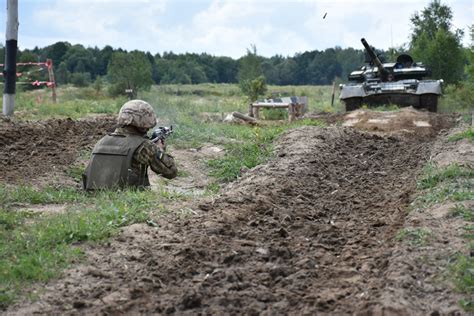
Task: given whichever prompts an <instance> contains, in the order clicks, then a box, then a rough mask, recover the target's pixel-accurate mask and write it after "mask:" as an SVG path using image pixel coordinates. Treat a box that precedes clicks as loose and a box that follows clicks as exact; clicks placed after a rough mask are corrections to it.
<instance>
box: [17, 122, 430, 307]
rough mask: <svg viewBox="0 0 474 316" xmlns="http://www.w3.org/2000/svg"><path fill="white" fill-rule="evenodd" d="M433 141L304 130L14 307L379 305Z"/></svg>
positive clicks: (90, 252)
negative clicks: (219, 189) (189, 210)
mask: <svg viewBox="0 0 474 316" xmlns="http://www.w3.org/2000/svg"><path fill="white" fill-rule="evenodd" d="M428 156H429V143H427V142H422V141H419V140H413V139H409V138H404V137H394V136H388V137H385V136H380V135H374V134H370V133H365V132H359V131H356V130H354V129H351V128H341V127H331V128H327V129H320V128H313V127H305V128H300V129H296V130H293V131H290V132H289V133H287V134H286V135H284V136H283V137H282V138H281V139H280V140H279V142H278V144H277V156H276V158H275V159H274V160H272V161H271V162H269V163H268V164H265V165H262V166H259V167H257V168H255V169H253V170H251V171H249V172H248V173H247V174H246V175H245V176H244V177H243V178H242V179H241V180H239V181H237V182H236V183H233V184H231V185H229V186H228V187H227V188H225V190H223V191H224V192H225V193H224V194H223V195H222V196H221V197H219V198H218V199H216V200H215V201H213V202H211V201H208V202H205V203H201V204H200V209H201V210H200V211H198V210H197V207H195V211H196V213H197V215H195V216H191V217H188V218H185V219H179V220H178V219H175V220H173V219H170V218H164V219H162V220H160V221H159V224H160V227H159V228H157V229H155V228H151V227H147V226H144V225H133V226H131V227H128V228H127V229H125V230H124V232H123V234H122V235H121V236H120V237H119V238H118V239H117V240H114V241H112V242H111V243H110V245H107V246H105V247H98V248H94V249H90V250H88V251H87V253H88V257H89V259H88V261H87V262H86V263H85V264H83V265H81V266H79V267H76V268H74V269H71V270H69V271H68V272H67V275H66V276H65V277H64V278H63V279H61V280H59V281H54V282H51V283H50V284H49V285H48V286H47V287H46V289H45V291H44V293H43V294H42V295H41V296H40V300H39V301H38V302H36V303H34V304H31V305H30V304H26V305H23V306H17V307H15V308H13V309H12V310H11V311H12V313H15V314H29V313H32V312H39V313H43V314H48V313H66V314H68V313H83V314H90V313H113V314H115V313H164V314H167V313H178V314H197V313H204V314H207V313H210V314H305V313H306V314H314V313H318V312H319V313H328V314H333V313H352V312H370V311H375V310H381V309H382V308H383V306H384V305H383V303H382V302H381V300H382V298H383V293H384V287H385V282H386V278H385V273H386V270H387V267H388V266H389V263H390V259H391V256H392V252H393V249H394V247H395V242H394V236H395V234H396V232H397V231H398V230H399V228H401V227H402V226H403V224H404V220H405V216H406V208H407V205H408V203H409V201H410V194H411V193H412V192H413V189H414V185H415V175H416V174H417V173H418V172H419V170H420V168H421V166H422V165H423V164H424V162H425V161H426V160H427V158H428Z"/></svg>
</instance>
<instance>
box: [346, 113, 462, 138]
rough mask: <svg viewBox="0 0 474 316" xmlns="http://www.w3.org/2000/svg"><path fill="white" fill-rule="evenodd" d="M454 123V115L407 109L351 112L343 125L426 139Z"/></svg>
mask: <svg viewBox="0 0 474 316" xmlns="http://www.w3.org/2000/svg"><path fill="white" fill-rule="evenodd" d="M453 123H454V116H452V115H441V114H437V113H432V112H426V111H418V110H415V109H414V108H412V107H406V108H402V109H400V110H399V111H390V112H377V111H369V110H357V111H353V112H349V113H347V114H346V115H345V116H344V122H343V124H342V125H343V126H352V127H356V128H358V129H361V130H366V131H372V132H384V133H385V134H386V133H390V134H398V135H400V134H401V135H408V136H410V137H419V138H426V137H432V136H435V135H436V134H438V132H439V131H440V130H442V129H448V128H450V127H451V126H452V125H453Z"/></svg>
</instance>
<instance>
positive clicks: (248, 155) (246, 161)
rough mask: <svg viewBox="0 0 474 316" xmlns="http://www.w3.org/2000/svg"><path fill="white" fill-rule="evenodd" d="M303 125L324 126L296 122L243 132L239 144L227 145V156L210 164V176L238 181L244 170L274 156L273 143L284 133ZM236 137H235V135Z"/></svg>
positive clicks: (307, 121)
mask: <svg viewBox="0 0 474 316" xmlns="http://www.w3.org/2000/svg"><path fill="white" fill-rule="evenodd" d="M303 125H313V126H324V124H323V123H322V122H320V121H310V120H303V121H296V122H295V123H285V124H281V125H278V126H267V127H262V128H261V127H254V128H252V129H249V128H248V127H247V130H242V131H240V132H243V134H242V135H240V137H239V141H238V142H230V143H227V144H225V148H226V154H225V155H224V157H222V158H217V159H212V160H210V161H209V162H208V165H209V167H210V168H211V172H210V175H211V176H214V177H216V178H217V179H218V180H219V181H223V182H228V181H232V180H234V179H236V178H237V177H238V176H239V175H240V174H241V170H242V168H248V169H251V168H253V167H255V166H257V165H259V164H261V163H263V162H265V161H267V160H268V159H269V158H270V157H271V156H272V154H273V145H272V143H273V141H274V140H275V139H276V138H277V137H278V136H279V135H281V134H282V133H283V132H284V131H286V130H288V129H291V128H295V127H298V126H303ZM234 137H235V135H234Z"/></svg>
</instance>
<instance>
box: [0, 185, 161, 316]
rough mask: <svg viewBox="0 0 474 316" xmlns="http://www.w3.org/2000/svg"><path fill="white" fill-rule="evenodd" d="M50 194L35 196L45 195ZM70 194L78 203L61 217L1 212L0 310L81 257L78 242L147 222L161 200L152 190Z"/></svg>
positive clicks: (96, 239)
mask: <svg viewBox="0 0 474 316" xmlns="http://www.w3.org/2000/svg"><path fill="white" fill-rule="evenodd" d="M10 190H12V189H10ZM18 191H23V192H31V190H30V189H28V190H25V189H18V190H17V192H18ZM48 192H49V191H48ZM48 192H41V191H36V194H37V196H40V197H47V196H48V195H49V193H48ZM68 196H73V195H68ZM74 196H75V197H74V201H75V202H76V204H74V206H70V207H69V208H68V209H67V210H66V212H65V213H62V214H55V215H45V214H43V215H41V216H39V215H36V216H35V217H34V218H33V219H31V214H29V213H27V212H19V211H16V210H14V209H11V208H5V207H3V208H0V237H1V238H0V307H5V306H7V305H9V304H11V302H12V301H13V300H14V299H15V297H16V296H17V295H18V294H19V293H20V292H21V289H22V288H24V287H25V286H28V285H29V284H31V283H32V282H37V281H46V280H48V279H50V278H52V277H57V276H58V275H59V273H60V271H61V270H62V269H63V268H65V267H67V266H68V265H69V264H70V263H71V262H73V261H74V260H77V259H79V258H80V257H81V254H82V252H81V250H80V248H78V246H77V245H78V243H83V242H97V241H101V240H103V239H105V238H108V237H110V236H112V235H114V234H116V233H117V231H118V229H119V228H120V227H123V226H126V225H131V224H133V223H138V222H146V220H147V219H148V218H149V212H150V211H151V210H153V209H158V205H159V202H160V200H161V199H162V196H161V195H159V194H157V193H156V192H153V191H135V190H125V191H120V192H113V191H103V192H97V193H95V194H88V193H83V192H76V193H75V195H74ZM78 197H81V198H78ZM19 200H20V199H16V201H19ZM27 200H29V199H27ZM41 200H42V201H44V199H41ZM47 200H48V201H51V200H49V199H47ZM60 200H61V201H69V198H66V199H60ZM9 201H15V199H10V200H9ZM21 201H23V199H21ZM35 201H38V200H35ZM52 201H59V200H58V199H52ZM7 204H8V203H7ZM27 218H30V220H29V221H27V220H26V219H27Z"/></svg>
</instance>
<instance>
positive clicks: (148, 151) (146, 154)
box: [114, 126, 178, 179]
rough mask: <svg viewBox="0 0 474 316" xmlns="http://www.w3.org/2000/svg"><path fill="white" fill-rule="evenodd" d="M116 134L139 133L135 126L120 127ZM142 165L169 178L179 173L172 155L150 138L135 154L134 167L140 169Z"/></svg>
mask: <svg viewBox="0 0 474 316" xmlns="http://www.w3.org/2000/svg"><path fill="white" fill-rule="evenodd" d="M114 134H124V135H126V134H138V133H137V132H136V130H135V129H134V128H133V126H125V127H119V128H117V129H116V130H115V132H114ZM140 165H147V166H150V168H151V170H153V171H154V172H155V173H157V174H161V175H162V176H163V177H165V178H167V179H173V178H175V177H176V175H177V173H178V169H177V168H176V164H175V163H174V159H173V157H172V156H171V155H168V154H166V153H163V152H161V151H160V149H159V148H158V147H157V146H156V145H155V144H154V143H153V142H152V141H150V140H145V141H144V142H143V144H141V145H140V147H138V148H137V150H136V151H135V153H134V154H133V160H132V169H134V170H137V173H138V170H140Z"/></svg>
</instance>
